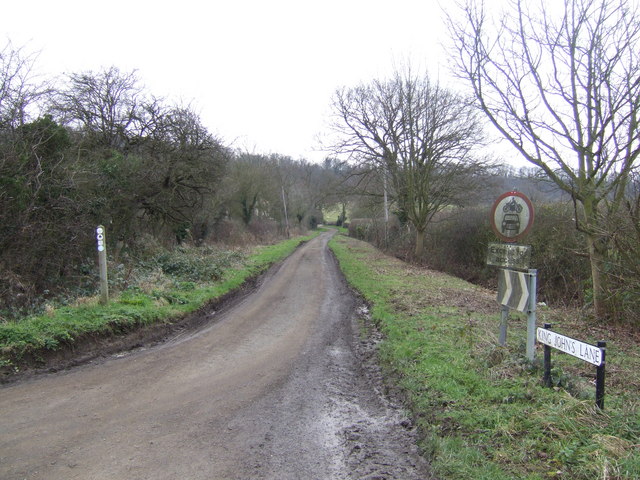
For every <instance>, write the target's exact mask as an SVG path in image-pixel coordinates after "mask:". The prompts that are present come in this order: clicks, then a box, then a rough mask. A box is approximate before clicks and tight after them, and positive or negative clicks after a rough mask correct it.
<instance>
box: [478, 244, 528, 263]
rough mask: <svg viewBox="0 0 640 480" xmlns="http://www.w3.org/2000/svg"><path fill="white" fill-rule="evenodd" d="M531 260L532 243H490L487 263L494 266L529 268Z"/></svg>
mask: <svg viewBox="0 0 640 480" xmlns="http://www.w3.org/2000/svg"><path fill="white" fill-rule="evenodd" d="M530 262H531V245H515V244H513V243H490V244H489V249H488V251H487V265H493V266H494V267H503V268H513V269H516V270H527V269H528V268H529V263H530Z"/></svg>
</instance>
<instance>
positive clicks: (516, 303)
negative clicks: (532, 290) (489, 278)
mask: <svg viewBox="0 0 640 480" xmlns="http://www.w3.org/2000/svg"><path fill="white" fill-rule="evenodd" d="M530 276H531V275H530V274H529V273H525V272H516V271H514V270H506V269H500V273H499V275H498V303H499V304H501V305H505V306H507V307H509V308H512V309H514V310H518V311H520V312H528V311H529V310H530V308H529V297H530V295H529V278H530Z"/></svg>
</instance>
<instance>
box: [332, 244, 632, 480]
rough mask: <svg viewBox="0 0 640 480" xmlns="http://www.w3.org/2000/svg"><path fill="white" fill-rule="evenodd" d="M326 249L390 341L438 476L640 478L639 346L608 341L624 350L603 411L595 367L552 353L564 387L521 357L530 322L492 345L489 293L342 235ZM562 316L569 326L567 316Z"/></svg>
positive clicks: (613, 360)
mask: <svg viewBox="0 0 640 480" xmlns="http://www.w3.org/2000/svg"><path fill="white" fill-rule="evenodd" d="M330 246H331V248H332V249H333V250H334V252H335V254H336V256H337V258H338V260H339V262H340V267H341V268H342V270H343V272H344V273H345V276H346V277H347V280H348V281H349V282H350V284H351V285H352V286H353V287H355V288H356V289H357V290H358V291H359V292H361V294H362V295H363V296H364V298H365V299H366V300H367V302H368V303H369V304H370V314H371V317H372V321H373V322H374V323H375V324H376V326H377V328H379V329H380V330H381V331H382V333H383V335H384V341H383V342H382V343H381V344H380V348H379V356H380V359H381V362H382V364H383V368H385V371H386V372H387V373H388V375H389V377H390V378H392V379H393V382H394V383H395V384H396V385H397V386H399V387H400V388H401V389H402V390H403V391H404V392H405V395H406V398H407V399H408V403H409V408H410V409H411V412H412V414H413V417H414V418H415V419H416V422H417V424H418V426H419V428H420V431H421V433H422V442H421V446H422V448H423V450H424V452H425V454H426V455H427V456H428V457H429V458H430V460H431V461H432V465H433V468H434V471H435V473H436V475H437V476H438V477H439V478H442V479H465V480H466V479H487V480H489V479H491V480H496V479H530V480H533V479H550V478H551V479H565V478H566V479H572V480H581V479H584V480H587V479H589V480H591V479H600V478H607V479H632V478H640V452H639V448H640V445H638V444H639V443H640V442H639V440H638V439H639V438H640V411H639V408H638V407H639V400H638V395H637V394H638V389H637V385H638V380H639V378H640V377H639V375H640V374H639V373H638V372H639V371H640V347H638V345H637V343H636V342H629V341H625V339H624V338H623V335H621V336H620V337H619V338H609V340H610V343H609V345H611V346H612V347H613V345H617V346H616V347H613V348H610V349H609V350H608V352H607V360H608V362H607V363H608V368H609V370H610V373H608V377H607V382H608V383H607V396H606V399H605V410H604V412H601V411H599V410H598V409H596V407H595V406H594V401H593V396H594V388H593V387H592V386H591V385H590V384H589V382H588V381H585V378H584V377H586V376H588V375H591V376H593V374H594V373H595V370H594V369H589V368H588V367H586V366H583V365H577V364H576V362H574V360H576V359H573V357H570V356H568V355H562V354H557V355H554V365H555V368H554V371H555V378H556V387H555V388H554V389H549V388H544V387H543V386H542V382H541V378H542V372H541V369H540V367H539V365H538V364H537V363H534V364H533V365H532V364H530V363H529V362H527V361H525V360H524V349H525V346H524V338H526V334H525V331H526V321H525V319H524V318H523V317H516V318H513V319H511V320H510V325H509V346H508V347H506V348H505V347H499V346H497V345H496V343H497V342H496V337H497V334H498V325H499V307H498V305H497V303H496V305H495V313H492V312H491V304H490V303H488V304H487V303H486V302H485V301H484V299H487V298H488V299H489V300H492V299H491V297H490V294H489V293H488V292H485V291H481V289H479V288H478V287H475V286H473V285H471V284H468V283H466V282H463V281H462V280H459V279H456V278H452V277H449V276H446V275H443V274H434V273H432V272H431V273H430V272H428V271H426V270H420V269H418V268H417V267H411V266H409V265H407V264H405V263H403V262H400V261H399V260H396V259H393V258H390V257H387V256H384V255H382V254H381V253H380V252H378V251H377V250H375V249H374V248H373V247H371V246H370V245H368V244H365V243H363V242H359V241H357V240H353V239H350V238H346V237H344V236H336V237H334V239H333V240H332V241H331V243H330ZM473 299H481V300H482V301H478V300H475V302H476V303H474V300H473ZM483 302H484V303H483ZM553 315H554V312H551V311H549V312H541V314H540V316H547V317H553ZM539 320H540V319H539ZM554 320H555V321H554V323H558V325H559V328H561V327H562V325H561V323H562V321H561V320H560V319H558V318H556V317H554ZM543 321H547V318H545V319H544V320H543ZM566 328H569V326H567V327H566ZM578 328H579V326H575V325H572V326H571V329H572V330H570V331H572V332H573V330H576V329H578ZM588 330H589V329H588V328H585V331H582V332H581V334H583V335H588V334H589V331H588ZM601 333H602V332H600V331H598V332H596V333H594V335H600V334H601ZM588 340H590V339H588ZM578 363H582V364H583V363H584V362H579V361H578ZM587 365H588V364H587ZM592 370H593V371H592ZM584 384H586V386H585V385H584Z"/></svg>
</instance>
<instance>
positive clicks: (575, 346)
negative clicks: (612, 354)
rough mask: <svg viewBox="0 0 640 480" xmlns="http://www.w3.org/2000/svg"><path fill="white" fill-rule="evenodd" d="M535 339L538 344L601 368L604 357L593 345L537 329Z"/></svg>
mask: <svg viewBox="0 0 640 480" xmlns="http://www.w3.org/2000/svg"><path fill="white" fill-rule="evenodd" d="M536 337H537V339H538V342H540V343H542V344H544V345H548V346H550V347H553V348H555V349H558V350H561V351H563V352H564V353H568V354H569V355H572V356H574V357H577V358H580V359H581V360H584V361H585V362H589V363H591V364H592V365H595V366H596V367H599V366H601V365H602V363H603V358H604V356H603V352H602V349H601V348H599V347H596V346H595V345H591V344H589V343H584V342H581V341H579V340H576V339H574V338H569V337H565V336H564V335H560V334H559V333H556V332H553V331H551V330H547V329H544V328H538V330H537V331H536Z"/></svg>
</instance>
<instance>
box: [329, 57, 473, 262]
mask: <svg viewBox="0 0 640 480" xmlns="http://www.w3.org/2000/svg"><path fill="white" fill-rule="evenodd" d="M332 107H333V112H334V116H335V122H334V127H335V130H336V131H337V133H338V134H339V138H340V140H339V141H338V142H337V144H336V148H337V151H338V152H339V153H342V154H345V153H346V154H347V155H349V157H350V158H351V159H353V160H355V161H356V162H358V163H360V164H362V165H366V166H367V167H368V168H369V170H370V172H371V173H376V172H378V173H380V174H381V175H383V176H386V177H387V178H388V179H389V183H390V185H389V189H390V190H392V191H393V193H394V196H395V201H396V203H397V204H398V207H399V209H400V210H401V212H402V213H403V215H405V216H406V218H407V219H408V220H409V221H410V222H411V224H412V225H413V226H414V227H415V230H416V246H415V255H416V256H417V257H419V256H421V255H422V253H423V250H424V236H425V232H426V228H427V225H428V224H429V222H430V221H431V219H432V218H433V216H434V215H435V214H436V213H437V212H438V211H440V210H442V209H443V208H445V207H446V206H448V205H452V204H458V203H459V202H460V201H461V200H462V198H463V197H464V193H465V192H466V191H468V190H469V188H470V184H469V182H471V181H472V180H473V175H472V174H473V173H474V172H475V171H476V170H477V169H478V168H479V166H480V164H479V162H477V161H475V160H473V156H472V151H473V149H474V148H475V147H477V146H478V144H479V143H480V142H481V140H482V132H481V126H480V122H479V120H478V117H477V113H476V111H475V109H473V108H472V107H471V106H470V104H469V102H468V101H466V100H465V99H464V98H462V97H460V96H459V95H456V94H455V93H453V92H451V91H449V90H447V89H445V88H443V87H441V86H440V85H438V84H437V83H434V82H432V81H431V80H430V79H429V77H428V76H427V75H425V76H423V77H418V76H416V75H413V74H412V73H411V71H410V70H408V71H406V72H405V73H399V72H397V73H396V74H395V75H394V76H393V78H391V79H390V80H385V81H382V80H376V81H373V82H371V83H370V84H366V85H361V86H359V87H355V88H343V89H341V90H338V91H337V92H336V93H335V95H334V99H333V105H332Z"/></svg>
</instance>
